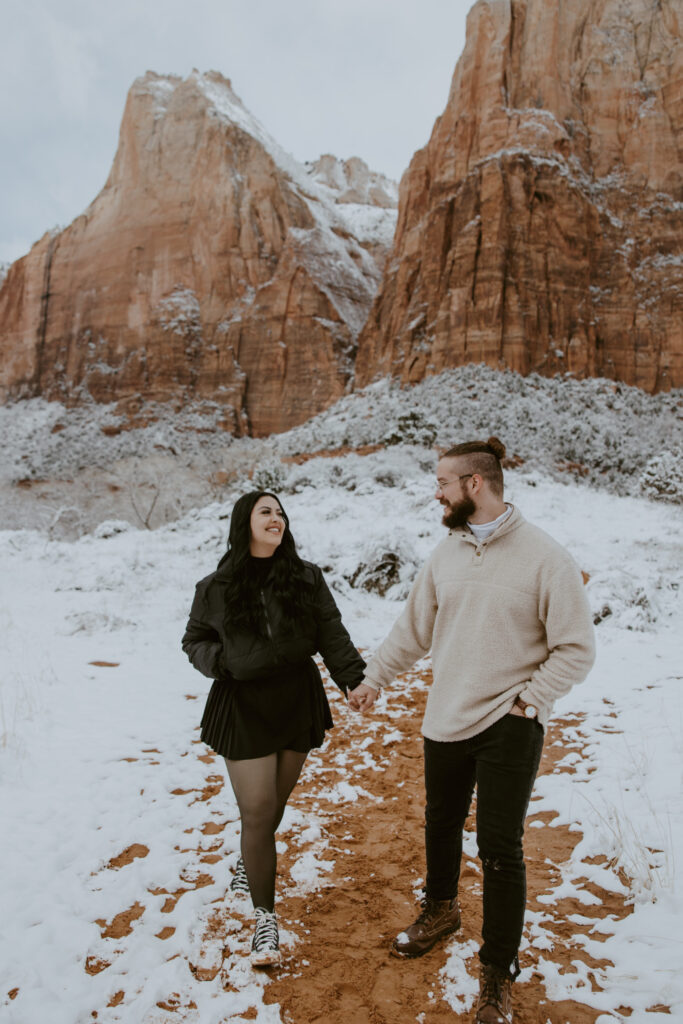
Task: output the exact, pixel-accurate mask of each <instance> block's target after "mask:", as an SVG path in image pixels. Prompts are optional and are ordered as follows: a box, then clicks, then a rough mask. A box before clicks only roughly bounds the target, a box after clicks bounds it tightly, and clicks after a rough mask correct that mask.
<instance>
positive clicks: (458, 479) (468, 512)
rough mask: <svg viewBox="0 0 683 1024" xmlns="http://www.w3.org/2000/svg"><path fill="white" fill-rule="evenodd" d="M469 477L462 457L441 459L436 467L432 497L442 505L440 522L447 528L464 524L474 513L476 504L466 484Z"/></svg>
mask: <svg viewBox="0 0 683 1024" xmlns="http://www.w3.org/2000/svg"><path fill="white" fill-rule="evenodd" d="M469 479H470V474H469V473H468V472H467V467H466V465H465V462H464V460H463V459H458V458H452V459H441V460H440V461H439V464H438V466H437V467H436V484H437V487H436V494H435V495H434V497H435V498H436V500H437V501H438V502H439V504H440V505H442V506H443V509H444V515H443V519H442V520H441V522H442V523H443V525H444V526H447V527H448V529H449V530H454V529H456V528H457V527H458V526H464V525H465V523H466V522H467V520H468V519H469V518H470V517H471V516H473V515H474V513H475V512H476V510H477V506H476V505H475V503H474V500H473V498H472V497H471V495H469V494H468V493H467V490H466V485H467V481H468V480H469Z"/></svg>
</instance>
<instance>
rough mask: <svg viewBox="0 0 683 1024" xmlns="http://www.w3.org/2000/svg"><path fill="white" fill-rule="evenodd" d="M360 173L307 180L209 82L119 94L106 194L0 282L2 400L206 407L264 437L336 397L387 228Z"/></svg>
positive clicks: (392, 199)
mask: <svg viewBox="0 0 683 1024" xmlns="http://www.w3.org/2000/svg"><path fill="white" fill-rule="evenodd" d="M395 206H396V190H395V186H394V185H393V183H391V182H389V181H387V180H386V179H385V178H383V177H382V176H380V175H375V174H372V173H371V172H369V171H368V168H367V167H366V166H365V164H363V162H362V161H360V160H351V161H347V162H346V163H344V164H342V163H341V162H340V161H338V160H336V159H335V158H334V157H329V156H328V157H323V158H322V159H321V160H320V161H318V163H317V164H312V165H310V166H308V167H304V166H303V165H301V164H298V163H297V162H296V161H295V160H293V159H292V158H291V157H290V156H289V155H288V154H286V153H285V152H284V151H283V150H281V149H280V147H279V146H278V145H277V144H276V143H275V142H274V141H273V139H272V138H270V137H269V136H268V135H267V133H266V132H265V131H264V130H263V128H262V127H261V126H260V124H259V123H258V122H257V121H256V120H255V119H254V118H253V117H251V115H250V114H249V112H248V111H247V110H246V109H245V107H244V106H243V105H242V103H241V101H240V100H239V98H238V97H237V96H236V95H235V93H234V92H233V91H232V88H231V86H230V83H229V82H228V81H227V80H226V79H224V78H222V77H221V76H220V75H218V74H215V73H208V74H199V73H196V72H195V73H193V74H192V75H191V76H189V78H187V79H185V80H183V79H181V78H179V77H176V76H160V75H155V74H153V73H148V74H147V75H145V76H144V77H143V78H141V79H138V80H137V81H136V82H135V83H134V85H133V87H132V88H131V90H130V93H129V95H128V100H127V103H126V108H125V112H124V116H123V120H122V124H121V131H120V138H119V146H118V150H117V153H116V157H115V160H114V163H113V167H112V170H111V173H110V176H109V179H108V181H107V182H106V184H105V186H104V188H103V190H102V192H101V193H100V194H99V195H98V196H97V198H96V199H95V200H94V202H93V203H92V204H91V205H90V207H89V208H88V209H87V210H86V211H85V213H84V214H83V215H82V216H81V217H79V218H77V219H76V220H75V221H74V222H73V223H72V224H71V225H70V226H69V227H68V228H66V229H65V230H63V231H58V232H53V233H50V234H48V235H46V236H44V237H43V238H42V239H41V240H40V241H39V242H38V243H37V244H36V245H35V246H34V247H33V248H32V249H31V251H30V253H29V254H28V255H27V256H25V257H24V258H22V259H21V260H18V261H17V262H16V263H15V264H13V265H12V266H11V267H10V268H9V272H8V273H7V276H6V278H5V280H4V283H3V284H2V289H1V290H0V338H1V339H2V340H1V344H2V358H1V364H0V399H2V400H7V399H8V398H9V399H11V398H22V397H29V396H36V395H41V396H43V397H46V398H48V399H60V400H62V401H64V402H65V403H67V404H74V403H76V402H78V401H80V400H82V399H83V398H93V399H95V400H96V401H99V402H110V401H116V402H117V403H118V406H119V409H120V410H121V411H122V412H124V413H126V414H127V415H128V417H129V419H130V420H131V421H134V420H135V416H136V413H137V412H138V410H139V408H140V406H141V404H142V402H143V400H148V401H149V400H156V401H171V402H175V403H176V404H183V403H192V402H194V403H200V404H201V402H202V400H211V401H217V402H219V403H220V404H221V405H222V406H223V408H224V410H225V415H224V426H225V428H226V429H228V430H230V431H231V432H235V433H243V432H250V433H254V434H267V433H270V432H272V431H278V430H283V429H286V428H287V427H290V426H292V425H294V424H297V423H301V422H303V421H304V420H306V419H308V418H309V417H310V416H312V415H313V414H314V413H317V412H319V411H320V410H321V409H323V408H325V407H326V406H327V405H329V404H330V403H331V402H333V401H334V400H335V399H337V398H338V397H340V396H341V395H342V394H343V393H344V391H345V389H347V388H348V386H349V382H350V379H351V375H352V372H353V365H354V356H355V346H356V339H357V336H358V333H359V331H360V329H361V327H362V326H363V323H364V321H365V319H366V317H367V313H368V311H369V308H370V304H371V301H372V299H373V297H374V294H375V292H376V290H377V286H378V283H379V280H380V276H381V271H382V267H383V263H384V258H385V255H386V251H387V249H388V246H389V244H390V242H391V238H392V235H393V230H394V226H395V220H396V213H395Z"/></svg>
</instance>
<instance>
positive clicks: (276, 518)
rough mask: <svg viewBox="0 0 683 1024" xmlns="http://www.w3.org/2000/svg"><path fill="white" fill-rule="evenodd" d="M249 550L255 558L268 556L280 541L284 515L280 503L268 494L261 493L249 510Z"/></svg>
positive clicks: (284, 526)
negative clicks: (250, 510)
mask: <svg viewBox="0 0 683 1024" xmlns="http://www.w3.org/2000/svg"><path fill="white" fill-rule="evenodd" d="M249 524H250V527H251V537H250V541H249V551H250V553H251V554H252V555H254V557H255V558H269V557H270V556H271V555H272V554H273V553H274V552H275V549H276V548H277V547H278V545H279V544H281V543H282V538H283V536H284V533H285V529H286V525H285V517H284V515H283V512H282V509H281V508H280V503H279V502H278V501H276V500H275V498H271V496H270V495H269V494H264V495H262V496H261V497H260V498H259V499H258V501H257V502H256V504H255V505H254V507H253V509H252V512H251V519H250V520H249Z"/></svg>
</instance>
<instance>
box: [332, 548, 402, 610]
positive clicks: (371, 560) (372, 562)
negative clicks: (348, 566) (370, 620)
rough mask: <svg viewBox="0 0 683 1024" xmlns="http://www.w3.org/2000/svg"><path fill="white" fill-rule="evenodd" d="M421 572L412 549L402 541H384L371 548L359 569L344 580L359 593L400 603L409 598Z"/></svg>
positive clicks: (348, 573)
mask: <svg viewBox="0 0 683 1024" xmlns="http://www.w3.org/2000/svg"><path fill="white" fill-rule="evenodd" d="M418 569H419V565H418V562H417V558H416V555H415V552H414V551H413V549H412V547H411V546H410V545H409V544H408V543H407V542H406V540H404V539H402V538H399V539H397V540H396V541H394V542H393V543H391V544H387V543H386V542H382V541H380V542H375V543H374V544H372V545H370V546H369V547H368V548H366V550H365V551H364V552H363V553H362V555H361V558H360V559H359V561H358V564H357V566H356V568H355V569H354V570H353V571H352V572H349V571H347V572H345V573H344V578H345V579H346V581H347V582H348V583H349V584H350V586H352V587H353V588H354V589H356V590H365V591H367V592H368V593H375V594H379V596H380V597H389V598H391V599H392V600H394V601H398V600H402V599H403V598H405V597H407V596H408V592H409V590H410V586H411V584H412V582H413V580H414V579H415V576H416V575H417V572H418Z"/></svg>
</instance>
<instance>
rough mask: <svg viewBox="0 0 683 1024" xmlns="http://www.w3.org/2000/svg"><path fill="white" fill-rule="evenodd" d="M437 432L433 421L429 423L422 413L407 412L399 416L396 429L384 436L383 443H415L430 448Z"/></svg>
mask: <svg viewBox="0 0 683 1024" xmlns="http://www.w3.org/2000/svg"><path fill="white" fill-rule="evenodd" d="M437 433H438V430H437V428H436V427H435V426H434V424H433V423H430V422H429V421H428V420H426V419H425V417H424V416H423V415H422V413H419V412H409V413H408V414H407V415H405V416H399V417H398V420H397V422H396V429H395V430H394V431H393V432H392V433H390V434H389V436H388V437H387V438H385V441H384V443H385V444H387V445H393V444H417V445H421V446H422V447H423V448H431V447H432V445H433V444H434V441H435V440H436V435H437Z"/></svg>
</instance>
